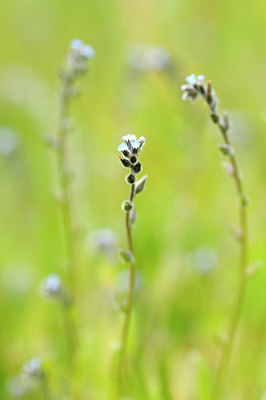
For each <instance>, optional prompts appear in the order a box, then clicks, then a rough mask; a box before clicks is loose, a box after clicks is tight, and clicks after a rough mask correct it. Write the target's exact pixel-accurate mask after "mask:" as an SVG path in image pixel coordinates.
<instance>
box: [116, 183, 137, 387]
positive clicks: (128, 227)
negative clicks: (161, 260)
mask: <svg viewBox="0 0 266 400" xmlns="http://www.w3.org/2000/svg"><path fill="white" fill-rule="evenodd" d="M134 194H135V184H133V185H131V188H130V195H129V200H130V201H131V202H133V199H134ZM125 226H126V238H127V248H128V250H129V251H130V252H131V253H132V255H133V243H132V229H131V223H130V211H127V212H126V216H125ZM134 285H135V263H134V262H131V263H130V264H129V289H128V292H127V304H126V309H125V319H124V324H123V328H122V336H121V352H120V358H119V364H118V379H119V385H120V386H121V385H122V381H123V372H124V371H125V360H126V352H127V342H128V332H129V326H130V319H131V314H132V304H133V297H134Z"/></svg>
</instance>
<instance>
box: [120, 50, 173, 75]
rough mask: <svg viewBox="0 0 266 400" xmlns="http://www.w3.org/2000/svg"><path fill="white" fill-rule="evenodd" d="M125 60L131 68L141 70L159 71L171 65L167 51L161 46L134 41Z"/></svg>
mask: <svg viewBox="0 0 266 400" xmlns="http://www.w3.org/2000/svg"><path fill="white" fill-rule="evenodd" d="M127 62H128V64H129V66H130V67H131V68H134V69H137V70H139V71H143V72H149V71H157V72H161V71H164V70H167V69H169V68H170V67H171V64H172V60H171V56H170V54H169V51H168V50H167V49H165V48H164V47H161V46H155V45H148V44H145V43H136V44H134V45H132V46H131V47H130V49H129V50H128V53H127Z"/></svg>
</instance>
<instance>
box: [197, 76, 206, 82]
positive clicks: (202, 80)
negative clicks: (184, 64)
mask: <svg viewBox="0 0 266 400" xmlns="http://www.w3.org/2000/svg"><path fill="white" fill-rule="evenodd" d="M197 81H199V82H201V83H203V82H204V81H205V76H204V75H198V76H197Z"/></svg>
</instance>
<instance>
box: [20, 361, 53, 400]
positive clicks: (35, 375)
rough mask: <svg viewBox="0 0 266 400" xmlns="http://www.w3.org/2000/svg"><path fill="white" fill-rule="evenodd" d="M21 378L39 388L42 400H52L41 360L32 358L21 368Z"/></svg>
mask: <svg viewBox="0 0 266 400" xmlns="http://www.w3.org/2000/svg"><path fill="white" fill-rule="evenodd" d="M21 376H22V378H23V379H25V380H28V381H29V382H32V383H37V384H38V385H39V386H40V389H41V392H42V395H43V399H44V400H52V394H51V390H50V387H49V385H48V378H47V375H46V373H45V371H44V368H43V365H42V360H41V359H40V358H39V357H32V358H31V359H30V360H28V361H26V362H25V363H24V364H23V367H22V374H21Z"/></svg>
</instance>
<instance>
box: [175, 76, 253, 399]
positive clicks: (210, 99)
mask: <svg viewBox="0 0 266 400" xmlns="http://www.w3.org/2000/svg"><path fill="white" fill-rule="evenodd" d="M186 81H187V83H188V84H186V85H183V86H181V90H182V91H183V99H184V100H187V99H189V100H191V101H192V102H194V101H195V100H196V99H197V98H198V97H199V96H201V97H203V99H204V101H205V103H206V105H207V106H208V108H209V110H210V117H211V119H212V121H213V123H215V124H217V125H218V127H219V129H220V131H221V133H222V137H223V140H224V144H223V145H221V146H220V149H221V150H222V152H223V153H224V154H225V155H227V156H228V157H229V160H230V171H229V172H230V175H232V177H233V179H234V182H235V186H236V191H237V198H238V203H239V226H240V230H239V241H240V263H239V278H238V286H237V289H236V297H235V300H234V304H233V308H232V313H231V315H230V320H229V327H228V332H227V342H226V344H225V346H224V348H223V352H222V355H221V359H220V362H219V365H218V370H217V378H216V383H215V388H214V393H213V400H219V399H220V398H221V396H222V393H223V388H224V385H225V381H226V373H227V369H228V365H229V362H230V358H231V354H232V351H233V347H234V343H235V338H236V332H237V326H238V323H239V318H240V313H241V308H242V304H243V301H244V295H245V288H246V283H247V274H246V268H247V261H248V224H247V205H248V201H247V197H246V195H245V192H244V188H243V182H242V177H241V174H240V170H239V167H238V161H237V158H236V156H235V151H234V149H233V146H232V144H231V140H230V137H229V134H228V131H229V127H230V124H229V120H228V116H227V115H225V114H224V115H220V114H218V112H217V109H218V102H219V100H218V98H217V96H216V93H215V91H214V90H213V88H212V84H211V81H207V83H205V77H204V76H203V75H200V76H198V77H196V76H195V74H192V75H190V76H188V77H187V78H186Z"/></svg>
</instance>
